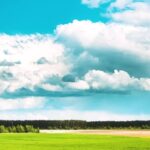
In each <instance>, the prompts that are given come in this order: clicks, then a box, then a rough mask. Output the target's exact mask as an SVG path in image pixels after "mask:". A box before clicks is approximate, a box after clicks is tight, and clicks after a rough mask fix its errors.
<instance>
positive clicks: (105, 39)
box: [56, 20, 150, 76]
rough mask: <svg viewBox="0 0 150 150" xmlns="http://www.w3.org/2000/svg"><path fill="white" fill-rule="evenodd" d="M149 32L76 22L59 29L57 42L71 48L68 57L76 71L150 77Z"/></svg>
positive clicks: (122, 26)
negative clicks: (124, 73) (93, 70)
mask: <svg viewBox="0 0 150 150" xmlns="http://www.w3.org/2000/svg"><path fill="white" fill-rule="evenodd" d="M149 32H150V29H149V28H147V27H135V26H132V25H123V24H118V23H109V24H104V23H102V22H96V23H94V22H91V21H89V20H85V21H78V20H74V21H73V22H72V23H69V24H65V25H59V26H58V27H57V29H56V34H57V40H58V41H59V42H62V43H63V44H65V45H66V47H69V48H70V49H69V50H68V55H70V56H71V59H70V62H71V63H74V64H75V68H74V69H75V71H77V72H81V73H82V74H84V73H86V72H87V71H88V70H90V69H100V70H104V71H111V72H113V71H114V70H115V69H118V70H125V71H127V72H128V73H129V74H131V75H133V76H149V75H150V72H149V64H150V59H149V57H150V52H149V49H150V41H149V36H150V35H149ZM77 55H78V57H76V56H77ZM87 60H88V61H89V62H90V63H87ZM127 60H128V61H127ZM85 64H86V65H85ZM143 66H144V67H143ZM137 67H138V71H137V70H136V69H135V68H137Z"/></svg>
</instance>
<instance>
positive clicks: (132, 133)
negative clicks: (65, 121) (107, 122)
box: [40, 130, 150, 137]
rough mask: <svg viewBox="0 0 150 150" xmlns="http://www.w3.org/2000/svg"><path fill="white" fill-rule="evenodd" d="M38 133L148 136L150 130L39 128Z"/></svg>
mask: <svg viewBox="0 0 150 150" xmlns="http://www.w3.org/2000/svg"><path fill="white" fill-rule="evenodd" d="M40 133H76V134H99V135H120V136H133V137H150V130H41V131H40Z"/></svg>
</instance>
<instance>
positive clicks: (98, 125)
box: [0, 120, 150, 132]
mask: <svg viewBox="0 0 150 150" xmlns="http://www.w3.org/2000/svg"><path fill="white" fill-rule="evenodd" d="M0 125H1V126H4V127H5V128H7V130H8V131H9V128H14V127H15V128H16V132H19V131H18V126H20V128H24V129H23V131H24V132H27V126H29V127H30V128H32V129H150V121H91V122H88V121H82V120H63V121H61V120H25V121H19V120H18V121H17V120H16V121H14V120H0Z"/></svg>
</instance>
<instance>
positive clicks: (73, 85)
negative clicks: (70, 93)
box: [68, 80, 89, 90]
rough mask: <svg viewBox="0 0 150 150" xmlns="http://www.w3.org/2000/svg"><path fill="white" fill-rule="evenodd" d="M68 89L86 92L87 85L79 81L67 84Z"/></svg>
mask: <svg viewBox="0 0 150 150" xmlns="http://www.w3.org/2000/svg"><path fill="white" fill-rule="evenodd" d="M68 87H69V88H71V89H77V90H88V89H89V85H88V83H87V82H86V81H83V80H79V81H77V82H72V83H68Z"/></svg>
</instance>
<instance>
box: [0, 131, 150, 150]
mask: <svg viewBox="0 0 150 150" xmlns="http://www.w3.org/2000/svg"><path fill="white" fill-rule="evenodd" d="M0 150H150V138H148V137H127V136H109V135H85V134H41V133H40V134H36V133H28V134H22V133H20V134H14V133H13V134H0Z"/></svg>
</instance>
